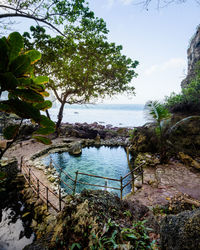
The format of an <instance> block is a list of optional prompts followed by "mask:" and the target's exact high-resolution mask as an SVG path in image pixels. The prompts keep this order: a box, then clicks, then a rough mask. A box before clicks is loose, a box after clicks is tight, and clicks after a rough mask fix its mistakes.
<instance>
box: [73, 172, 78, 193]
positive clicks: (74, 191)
mask: <svg viewBox="0 0 200 250" xmlns="http://www.w3.org/2000/svg"><path fill="white" fill-rule="evenodd" d="M77 179H78V171H76V177H75V181H74V190H73V195H75V193H76V183H77Z"/></svg>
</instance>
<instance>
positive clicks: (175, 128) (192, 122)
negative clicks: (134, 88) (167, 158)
mask: <svg viewBox="0 0 200 250" xmlns="http://www.w3.org/2000/svg"><path fill="white" fill-rule="evenodd" d="M169 141H170V143H171V145H172V147H171V149H172V150H173V151H176V152H183V153H185V154H188V155H199V153H200V116H190V117H186V118H184V119H181V120H180V121H179V122H176V123H175V124H174V125H172V126H171V128H170V129H169Z"/></svg>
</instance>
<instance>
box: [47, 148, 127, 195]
mask: <svg viewBox="0 0 200 250" xmlns="http://www.w3.org/2000/svg"><path fill="white" fill-rule="evenodd" d="M50 158H52V160H53V162H55V163H56V165H58V166H61V168H62V169H63V170H64V171H66V172H67V173H68V174H69V175H70V176H71V177H72V178H73V179H75V172H76V171H79V172H84V173H87V174H92V175H98V176H104V177H110V178H114V179H120V177H121V176H125V175H126V174H127V173H128V172H130V170H129V167H128V163H127V156H126V152H125V149H124V148H123V147H112V148H110V147H105V146H102V147H100V148H95V147H89V148H83V150H82V154H81V155H80V156H78V157H77V156H76V157H75V156H71V155H69V153H67V152H65V153H61V154H59V153H54V154H50V155H48V156H47V157H46V158H45V159H44V163H45V164H47V165H48V164H49V163H50ZM62 178H63V180H65V181H66V182H67V183H68V184H70V185H71V186H73V183H72V181H71V180H70V179H66V177H65V176H64V175H63V174H62ZM78 180H79V181H82V182H88V183H91V184H96V185H102V186H104V185H105V180H104V179H99V178H94V177H89V176H85V175H78ZM129 180H130V178H126V179H125V180H124V182H123V184H126V183H127V182H128V181H129ZM107 185H108V186H112V187H116V188H120V183H119V182H116V181H111V180H108V183H107ZM62 187H64V186H63V185H62ZM84 188H88V189H97V188H98V187H93V186H89V185H83V184H79V185H77V190H76V191H77V192H80V191H81V190H83V189H84ZM98 189H99V188H98ZM100 189H104V188H100ZM107 190H108V191H113V192H117V193H118V195H119V193H120V192H119V191H116V190H113V189H109V188H108V189H107ZM67 191H68V190H67ZM130 191H131V187H130V186H127V187H126V188H125V189H124V192H123V195H125V194H127V193H129V192H130Z"/></svg>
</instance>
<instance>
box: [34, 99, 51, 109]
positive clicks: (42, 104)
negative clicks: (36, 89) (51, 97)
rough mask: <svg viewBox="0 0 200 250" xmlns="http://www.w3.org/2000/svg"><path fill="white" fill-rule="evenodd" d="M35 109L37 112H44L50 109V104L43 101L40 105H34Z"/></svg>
mask: <svg viewBox="0 0 200 250" xmlns="http://www.w3.org/2000/svg"><path fill="white" fill-rule="evenodd" d="M34 107H35V108H37V109H39V110H43V111H44V110H46V109H50V108H51V107H52V102H51V101H48V100H47V101H44V102H42V103H38V104H35V105H34Z"/></svg>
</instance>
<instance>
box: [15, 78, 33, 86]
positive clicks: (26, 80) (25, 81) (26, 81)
mask: <svg viewBox="0 0 200 250" xmlns="http://www.w3.org/2000/svg"><path fill="white" fill-rule="evenodd" d="M17 80H18V82H19V87H30V86H31V84H32V83H33V80H32V79H31V78H29V77H20V78H17Z"/></svg>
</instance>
